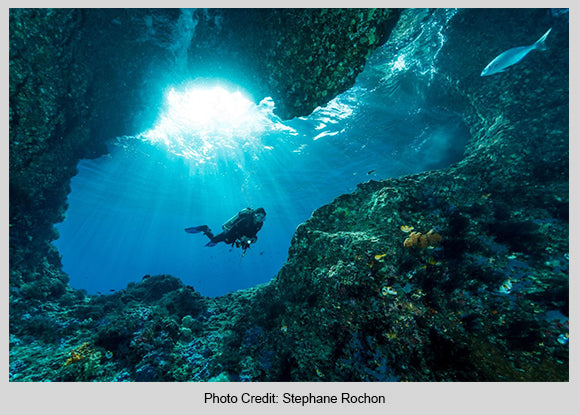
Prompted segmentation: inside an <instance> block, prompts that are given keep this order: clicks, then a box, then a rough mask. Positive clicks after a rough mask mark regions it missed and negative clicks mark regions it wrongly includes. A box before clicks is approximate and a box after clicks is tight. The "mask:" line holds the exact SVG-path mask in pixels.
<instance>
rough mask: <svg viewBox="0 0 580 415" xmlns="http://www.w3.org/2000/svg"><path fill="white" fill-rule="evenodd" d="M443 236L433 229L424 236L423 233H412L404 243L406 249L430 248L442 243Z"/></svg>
mask: <svg viewBox="0 0 580 415" xmlns="http://www.w3.org/2000/svg"><path fill="white" fill-rule="evenodd" d="M441 239H443V238H442V237H441V235H439V234H438V233H436V232H434V231H433V229H431V230H430V231H429V232H427V233H425V234H422V233H421V232H411V233H410V234H409V237H408V238H407V239H405V241H404V242H403V246H404V247H405V248H427V247H428V246H435V245H437V244H438V243H439V242H441Z"/></svg>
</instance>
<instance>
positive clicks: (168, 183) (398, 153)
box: [54, 33, 468, 296]
mask: <svg viewBox="0 0 580 415" xmlns="http://www.w3.org/2000/svg"><path fill="white" fill-rule="evenodd" d="M432 35H433V36H435V38H436V39H437V41H441V36H440V35H439V36H437V35H438V34H437V33H433V34H432ZM422 41H423V42H425V43H427V44H429V45H433V42H432V41H430V39H429V38H428V37H426V38H425V39H423V40H422ZM388 47H393V45H389V44H387V45H385V46H384V47H383V48H388ZM418 47H419V45H417V46H416V48H418ZM413 62H418V60H416V61H413V60H412V53H411V52H410V51H408V50H407V51H405V49H401V51H400V52H399V54H398V55H395V57H394V58H393V54H392V52H389V51H386V50H382V49H379V50H377V52H375V54H374V55H373V56H372V57H371V59H370V61H369V63H368V64H367V67H366V68H365V71H364V72H363V73H362V74H361V75H359V77H358V79H357V83H356V84H355V86H354V87H353V88H351V89H350V90H349V91H346V92H345V93H344V94H342V95H340V96H339V97H337V98H336V99H335V100H333V101H332V102H331V103H329V105H327V107H325V108H319V109H318V110H316V111H315V112H314V113H313V114H311V115H310V116H308V117H302V118H297V119H293V120H290V121H281V120H279V119H278V118H277V117H276V116H275V115H273V114H272V112H271V108H269V107H268V106H270V107H271V105H272V104H275V103H272V102H270V101H268V100H266V101H265V102H264V103H262V106H261V107H255V108H251V111H254V110H256V108H261V109H260V111H261V112H260V114H262V116H263V119H262V120H261V121H260V122H261V123H262V124H260V126H258V127H256V126H255V125H252V128H253V129H252V130H251V131H250V132H249V133H248V131H245V130H244V131H243V132H242V131H237V130H236V128H238V129H241V128H246V127H248V126H246V125H237V126H234V128H233V129H231V130H228V131H226V132H223V131H221V132H220V131H217V130H211V131H201V130H202V127H199V128H198V127H191V125H184V124H183V123H184V122H185V121H183V120H182V121H180V122H181V124H180V127H179V128H181V130H179V131H180V132H176V131H177V130H175V131H173V132H169V133H167V132H166V131H165V132H164V133H160V132H159V125H160V124H162V120H163V114H166V115H167V114H168V112H170V111H169V110H167V108H165V107H164V105H165V104H162V103H160V109H159V112H158V114H157V115H156V117H153V118H155V119H152V120H151V123H152V125H151V129H150V130H148V132H144V133H143V134H142V135H139V136H137V137H124V138H122V139H117V140H114V144H111V146H110V154H108V155H106V156H103V157H101V158H99V159H95V160H83V161H81V162H80V163H79V166H78V169H79V173H78V175H77V176H76V177H74V178H73V180H72V182H71V189H72V190H71V193H70V195H69V199H68V203H69V208H68V210H67V213H66V219H65V220H64V222H62V223H61V224H58V225H57V228H58V230H59V232H60V238H59V239H58V240H56V241H55V242H54V244H55V245H56V246H57V247H58V249H59V251H60V253H61V254H62V262H63V269H64V271H65V272H67V273H68V274H69V276H70V283H71V285H72V286H73V287H75V288H81V289H85V290H87V292H89V293H97V292H101V293H108V292H110V291H111V290H119V289H122V288H125V287H126V285H127V284H128V283H130V282H136V281H139V280H141V278H142V277H143V276H144V275H147V274H149V275H156V274H171V275H173V276H176V277H179V278H180V279H181V280H182V281H183V282H184V283H185V284H189V285H192V286H193V287H194V288H195V289H196V290H198V291H199V292H201V293H202V294H204V295H207V296H219V295H222V294H225V293H228V292H232V291H235V290H238V289H242V288H247V287H251V286H254V285H256V284H260V283H264V282H267V281H269V280H270V279H271V278H272V277H274V276H275V275H276V273H277V272H278V271H279V270H280V268H281V266H282V265H283V263H284V261H285V260H286V257H287V251H288V247H289V246H290V241H291V238H292V235H293V232H294V230H295V229H296V227H297V226H298V225H299V224H300V223H302V222H304V221H305V220H306V219H308V217H309V216H310V215H311V213H312V212H313V210H315V209H316V208H318V207H320V206H321V205H323V204H326V203H328V202H331V201H332V200H333V199H334V198H335V197H337V196H339V195H341V194H343V193H346V192H351V191H353V190H354V189H355V188H356V185H357V184H358V183H361V182H365V181H368V180H370V179H373V180H380V179H383V178H387V177H397V176H401V175H405V174H411V173H417V172H421V171H425V170H430V169H436V168H441V167H445V166H447V165H449V164H451V163H454V162H456V161H458V160H460V159H461V157H462V154H463V150H464V147H465V143H466V140H467V137H468V132H467V130H466V128H465V127H464V125H463V123H462V122H461V120H460V118H459V117H458V116H457V115H455V114H450V113H448V112H446V111H445V110H443V109H442V108H439V107H438V106H437V105H436V104H429V105H427V104H426V102H425V100H424V98H423V95H424V94H423V93H422V91H424V90H425V89H426V88H428V85H429V81H430V73H429V70H433V68H431V69H430V68H427V70H423V71H417V70H416V69H417V68H415V69H414V70H413V71H409V70H408V68H410V67H412V66H413ZM423 64H424V63H423ZM210 84H211V82H210ZM409 85H412V87H411V88H409V87H408V86H409ZM209 86H211V87H213V86H215V85H209ZM180 88H181V89H180ZM230 88H231V87H230ZM168 90H169V87H168ZM175 90H176V91H178V93H184V94H185V93H186V89H185V87H184V85H180V86H177V87H176V88H175ZM184 96H185V95H184ZM183 105H185V104H183ZM252 105H255V104H252ZM268 108H269V109H268ZM197 111H203V109H199V110H197ZM166 121H167V120H166ZM156 126H157V127H156ZM156 128H157V129H156ZM212 128H214V127H212ZM184 129H185V130H186V131H187V133H186V134H184V133H183V131H184ZM194 130H195V131H194ZM180 134H181V135H180ZM177 136H179V137H178V138H179V139H177V138H176V137H177ZM216 137H217V138H216ZM211 140H214V141H211ZM248 206H250V207H254V208H256V207H259V206H262V207H264V208H265V210H266V212H267V217H266V222H265V223H264V226H263V228H262V230H261V231H260V232H259V234H258V241H257V243H256V244H255V245H253V246H252V247H251V248H250V249H249V250H248V251H247V253H246V255H245V256H243V257H242V254H241V251H240V250H239V249H236V248H233V249H232V248H231V247H230V246H226V245H224V244H223V243H222V244H218V245H217V246H215V247H212V248H208V247H205V246H204V245H205V243H206V242H207V238H205V237H204V236H203V235H201V234H197V235H192V234H187V233H185V232H184V228H186V227H189V226H195V225H201V224H207V225H209V226H210V227H211V228H212V230H213V231H214V232H216V233H217V232H219V231H220V230H221V225H222V224H223V223H224V222H225V221H226V220H227V219H229V218H230V217H231V216H233V215H234V214H235V213H237V212H238V211H239V210H241V209H243V208H245V207H248Z"/></svg>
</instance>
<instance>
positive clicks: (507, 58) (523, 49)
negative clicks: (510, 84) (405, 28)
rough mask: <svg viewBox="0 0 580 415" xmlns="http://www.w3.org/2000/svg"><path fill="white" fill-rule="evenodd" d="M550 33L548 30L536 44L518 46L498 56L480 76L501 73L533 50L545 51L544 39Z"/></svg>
mask: <svg viewBox="0 0 580 415" xmlns="http://www.w3.org/2000/svg"><path fill="white" fill-rule="evenodd" d="M551 31H552V28H550V29H549V30H548V31H547V32H546V33H544V35H543V36H542V37H541V38H539V39H538V40H537V41H536V43H534V44H533V45H529V46H518V47H515V48H511V49H508V50H506V51H505V52H503V53H502V54H500V55H499V56H498V57H496V58H495V59H494V60H492V61H491V62H490V63H489V64H488V65H487V66H486V67H485V68H484V69H483V71H482V72H481V76H490V75H495V74H496V73H502V72H503V71H505V70H506V68H508V67H510V66H512V65H515V64H516V63H518V62H519V61H521V60H522V59H524V58H525V57H526V55H527V54H528V53H530V52H531V51H532V50H534V49H538V50H546V49H547V47H546V38H547V37H548V35H549V34H550V32H551Z"/></svg>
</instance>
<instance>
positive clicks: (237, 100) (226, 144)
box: [139, 85, 293, 163]
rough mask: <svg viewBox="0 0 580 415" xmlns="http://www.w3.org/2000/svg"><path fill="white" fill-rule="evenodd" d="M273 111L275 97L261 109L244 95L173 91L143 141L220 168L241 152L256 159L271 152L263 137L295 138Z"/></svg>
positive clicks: (213, 89)
mask: <svg viewBox="0 0 580 415" xmlns="http://www.w3.org/2000/svg"><path fill="white" fill-rule="evenodd" d="M273 110H274V102H273V100H272V99H271V98H269V97H268V98H264V99H263V100H262V101H261V102H260V103H259V104H257V105H256V104H255V103H253V102H252V101H250V100H249V99H248V98H246V97H245V96H244V95H243V94H242V93H241V92H240V91H234V92H231V91H228V90H226V89H225V88H222V87H220V86H213V87H203V86H197V85H193V86H188V87H186V88H183V89H181V90H177V89H175V88H171V89H170V90H169V92H168V93H167V95H166V99H165V108H164V110H163V111H162V113H161V116H160V118H159V120H158V121H157V123H156V125H155V126H154V127H153V128H152V129H150V130H148V131H146V132H144V133H142V134H141V135H140V136H139V138H141V139H143V140H145V141H148V142H150V143H154V144H157V143H161V144H163V145H164V146H165V147H166V148H167V149H168V150H169V151H170V152H171V153H173V154H176V155H178V156H182V157H185V158H188V159H191V160H194V161H195V162H197V163H204V162H215V161H216V159H217V158H219V157H220V156H226V157H227V156H228V153H236V152H239V151H244V152H250V153H252V154H256V153H258V152H260V151H261V150H264V149H268V148H267V146H264V144H263V143H262V140H261V137H262V135H263V134H265V133H267V132H272V131H277V132H287V133H292V132H293V129H292V128H290V127H288V126H286V125H284V124H283V123H282V122H281V121H280V119H279V118H278V117H277V116H276V115H274V113H273Z"/></svg>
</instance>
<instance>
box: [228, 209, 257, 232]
mask: <svg viewBox="0 0 580 415" xmlns="http://www.w3.org/2000/svg"><path fill="white" fill-rule="evenodd" d="M252 212H253V209H252V208H245V209H242V210H240V211H239V212H238V213H237V214H236V215H235V216H232V217H231V218H230V219H228V221H227V222H226V223H224V224H223V225H222V230H223V231H224V232H229V231H230V229H232V228H233V227H234V225H235V224H236V223H237V221H238V220H239V219H240V217H241V216H242V215H244V216H245V215H247V214H248V213H252Z"/></svg>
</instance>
